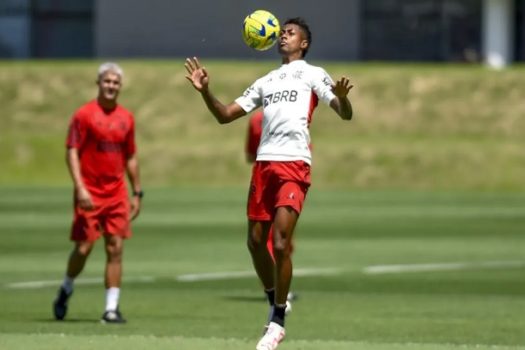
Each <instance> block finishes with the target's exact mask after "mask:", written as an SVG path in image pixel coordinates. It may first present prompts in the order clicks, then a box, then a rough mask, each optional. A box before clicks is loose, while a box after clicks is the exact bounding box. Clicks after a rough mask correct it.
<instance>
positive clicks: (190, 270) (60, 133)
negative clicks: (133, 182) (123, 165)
mask: <svg viewBox="0 0 525 350" xmlns="http://www.w3.org/2000/svg"><path fill="white" fill-rule="evenodd" d="M204 63H205V64H206V66H207V67H208V69H209V70H210V73H211V78H212V84H213V85H212V88H214V91H215V92H216V93H217V95H218V96H219V97H220V98H221V99H223V100H233V99H234V98H235V97H237V96H238V95H239V94H240V93H241V92H242V90H243V89H244V88H245V87H246V86H247V85H248V84H249V83H251V81H253V79H255V78H256V77H258V76H259V75H261V74H262V73H264V72H265V71H267V70H268V69H270V68H271V67H272V64H271V63H257V64H256V63H254V62H217V61H212V62H209V63H208V62H206V61H204ZM122 64H123V66H124V69H125V72H126V78H125V79H126V80H125V87H124V90H123V92H122V102H123V103H124V104H125V105H127V106H129V108H130V109H132V110H133V111H134V112H135V114H136V119H137V124H138V139H139V140H138V142H139V149H140V152H141V153H140V155H141V162H142V173H143V182H144V187H145V190H146V197H145V199H144V207H143V212H142V214H141V216H140V217H139V219H138V220H137V221H136V223H135V225H134V234H135V236H134V238H133V239H132V240H130V241H128V242H127V243H126V248H125V258H124V259H125V262H124V268H125V272H124V273H125V281H124V286H123V291H122V301H121V308H122V311H123V313H124V315H125V316H126V317H127V318H128V319H129V323H128V324H127V325H125V326H122V327H119V326H116V327H113V326H107V325H101V324H100V323H99V321H98V320H99V317H100V316H101V314H102V311H103V306H104V289H103V286H102V282H101V281H100V278H101V277H102V271H103V266H104V256H103V252H102V249H101V248H102V247H101V245H99V246H97V247H96V249H95V252H94V253H93V256H92V257H91V259H90V261H89V263H88V266H87V268H86V270H85V271H84V273H83V275H82V277H81V279H80V280H79V281H78V282H79V284H78V286H77V289H76V291H75V295H74V297H73V299H72V302H71V305H70V312H69V315H68V320H67V321H66V322H55V321H54V320H53V319H52V314H51V302H52V300H53V298H54V296H55V292H56V289H57V286H58V283H59V282H60V280H61V279H62V277H63V274H64V268H65V262H66V259H67V254H68V252H69V249H70V247H71V244H70V242H68V240H67V235H68V229H69V225H70V219H71V191H70V180H69V178H68V175H67V170H66V167H65V164H64V146H63V144H64V138H65V132H66V125H67V121H68V119H69V117H70V115H71V113H72V111H73V110H74V109H75V108H76V107H77V106H78V105H80V104H81V103H82V102H84V101H85V100H88V99H90V98H93V97H94V95H95V93H96V86H95V84H94V80H95V76H94V72H95V71H96V67H97V66H98V62H87V61H86V62H79V61H74V62H68V61H60V62H55V61H39V62H31V61H28V62H2V63H0V88H1V90H2V94H0V102H1V103H2V108H3V112H2V116H1V117H0V119H1V125H0V277H1V278H0V349H2V350H3V349H9V350H11V349H14V350H18V349H50V350H51V349H71V348H74V349H80V350H84V349H96V348H102V347H104V348H111V349H115V350H123V349H126V350H128V349H148V350H149V349H151V350H159V349H188V350H189V349H192V350H200V349H217V350H223V349H228V350H231V349H234V350H236V349H239V350H240V349H253V348H254V347H255V343H256V341H257V339H258V337H259V336H260V332H261V330H262V326H263V324H264V321H265V318H266V309H267V306H266V303H265V301H264V299H263V296H262V293H261V290H260V287H259V285H258V282H257V280H256V278H255V276H254V275H253V272H252V267H251V262H250V258H249V255H248V252H247V250H246V248H245V240H246V238H245V236H246V234H245V230H246V228H245V217H244V213H245V199H246V185H247V182H248V179H249V166H248V165H247V164H245V162H244V155H243V150H242V147H243V142H244V136H245V132H246V121H242V120H240V121H237V122H235V123H234V124H231V125H227V126H220V125H218V124H217V123H216V122H215V121H214V120H213V118H212V117H211V116H210V115H209V113H208V112H207V111H206V109H205V107H204V105H203V103H202V102H201V100H200V97H199V96H198V94H196V93H195V92H194V91H193V90H192V88H191V87H190V86H189V84H187V83H186V81H185V80H184V77H183V76H184V69H183V66H182V65H183V60H179V61H176V60H174V61H124V62H122ZM325 66H326V68H327V70H328V71H329V72H330V73H331V74H332V75H333V76H334V77H337V76H338V75H341V74H343V73H348V74H350V76H351V77H352V78H353V80H354V81H355V83H356V88H355V90H353V91H352V93H351V97H352V99H353V100H354V103H355V110H356V115H355V120H353V121H351V122H350V123H347V122H343V121H341V120H338V118H337V117H336V116H335V115H333V114H332V113H331V112H330V110H329V109H328V108H327V107H326V106H321V107H320V108H319V110H318V112H317V113H316V115H315V117H314V118H315V119H314V122H313V125H312V134H313V137H314V162H315V163H314V174H313V176H314V179H313V180H314V184H313V187H312V189H311V191H310V193H309V195H308V199H307V202H306V206H305V211H304V213H303V215H302V217H301V221H300V223H299V226H298V228H297V241H296V252H295V255H294V257H295V259H294V263H295V269H296V277H295V279H294V282H293V286H292V288H293V289H294V290H295V291H297V292H298V293H299V300H298V301H297V302H296V303H295V304H294V307H293V311H292V315H291V316H290V317H289V319H288V321H287V332H288V339H287V340H285V342H284V343H283V344H282V346H281V347H280V348H282V349H283V350H286V349H288V350H299V349H303V350H309V349H335V350H340V349H341V350H342V349H345V350H346V349H358V350H390V349H408V350H419V349H422V350H445V349H447V350H448V349H482V350H488V349H492V350H494V349H496V350H501V349H505V350H506V349H515V350H517V349H520V350H522V349H525V333H524V332H523V330H524V329H525V314H524V312H523V310H525V258H524V251H525V250H524V247H525V236H524V235H523V227H524V224H525V215H524V212H525V191H524V190H523V179H524V178H525V171H524V166H523V164H525V162H524V161H525V159H524V153H525V152H524V151H523V150H524V149H525V148H524V146H525V145H524V142H525V141H524V138H523V136H522V130H524V126H525V125H524V118H523V116H524V115H525V110H524V109H525V104H524V103H523V96H522V92H523V91H525V86H524V85H525V83H524V82H523V79H521V76H522V75H523V73H524V70H523V67H521V66H519V67H514V68H511V69H509V70H505V71H502V72H494V71H489V70H485V69H484V68H482V67H477V66H462V65H457V66H454V65H451V66H448V65H439V66H434V65H390V64H389V65H383V64H363V65H361V64H359V65H346V64H337V63H330V64H326V65H325Z"/></svg>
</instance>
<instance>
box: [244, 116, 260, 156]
mask: <svg viewBox="0 0 525 350" xmlns="http://www.w3.org/2000/svg"><path fill="white" fill-rule="evenodd" d="M262 120H263V112H262V111H257V112H255V113H254V114H253V115H252V117H251V118H250V120H249V125H248V136H247V138H246V153H247V154H249V155H251V156H253V157H254V158H255V157H256V156H257V148H258V147H259V143H260V142H261V135H262Z"/></svg>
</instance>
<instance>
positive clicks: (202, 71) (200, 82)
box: [184, 57, 210, 92]
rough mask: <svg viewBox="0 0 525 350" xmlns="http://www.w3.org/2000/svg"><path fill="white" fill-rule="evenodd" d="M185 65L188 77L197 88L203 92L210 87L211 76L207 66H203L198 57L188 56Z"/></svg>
mask: <svg viewBox="0 0 525 350" xmlns="http://www.w3.org/2000/svg"><path fill="white" fill-rule="evenodd" d="M184 67H186V70H187V71H188V75H186V79H188V81H189V82H190V83H191V84H192V85H193V87H194V88H195V90H197V91H199V92H202V91H204V90H206V89H207V88H208V84H209V82H210V78H209V77H208V72H207V71H206V68H204V67H203V66H201V64H200V63H199V60H198V59H197V57H193V58H186V63H184Z"/></svg>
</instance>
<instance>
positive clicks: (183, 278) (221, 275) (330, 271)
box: [175, 268, 341, 282]
mask: <svg viewBox="0 0 525 350" xmlns="http://www.w3.org/2000/svg"><path fill="white" fill-rule="evenodd" d="M339 273H341V270H340V269H334V268H325V269H321V268H318V269H316V268H311V269H308V268H306V269H295V270H294V272H293V275H294V277H304V276H328V275H337V274H339ZM246 277H255V272H254V271H229V272H212V273H196V274H187V275H180V276H177V277H176V278H175V280H177V281H178V282H198V281H219V280H227V279H237V278H246Z"/></svg>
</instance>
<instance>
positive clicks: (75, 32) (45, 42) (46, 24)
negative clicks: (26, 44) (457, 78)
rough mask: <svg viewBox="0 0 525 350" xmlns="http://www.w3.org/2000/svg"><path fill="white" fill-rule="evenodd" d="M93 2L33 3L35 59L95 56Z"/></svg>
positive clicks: (40, 0) (37, 0)
mask: <svg viewBox="0 0 525 350" xmlns="http://www.w3.org/2000/svg"><path fill="white" fill-rule="evenodd" d="M94 5H95V4H94V0H32V19H33V26H32V44H31V48H32V56H33V57H92V56H93V55H94V35H93V32H94V29H93V26H94V23H93V22H94V19H93V18H94V17H93V12H94Z"/></svg>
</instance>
